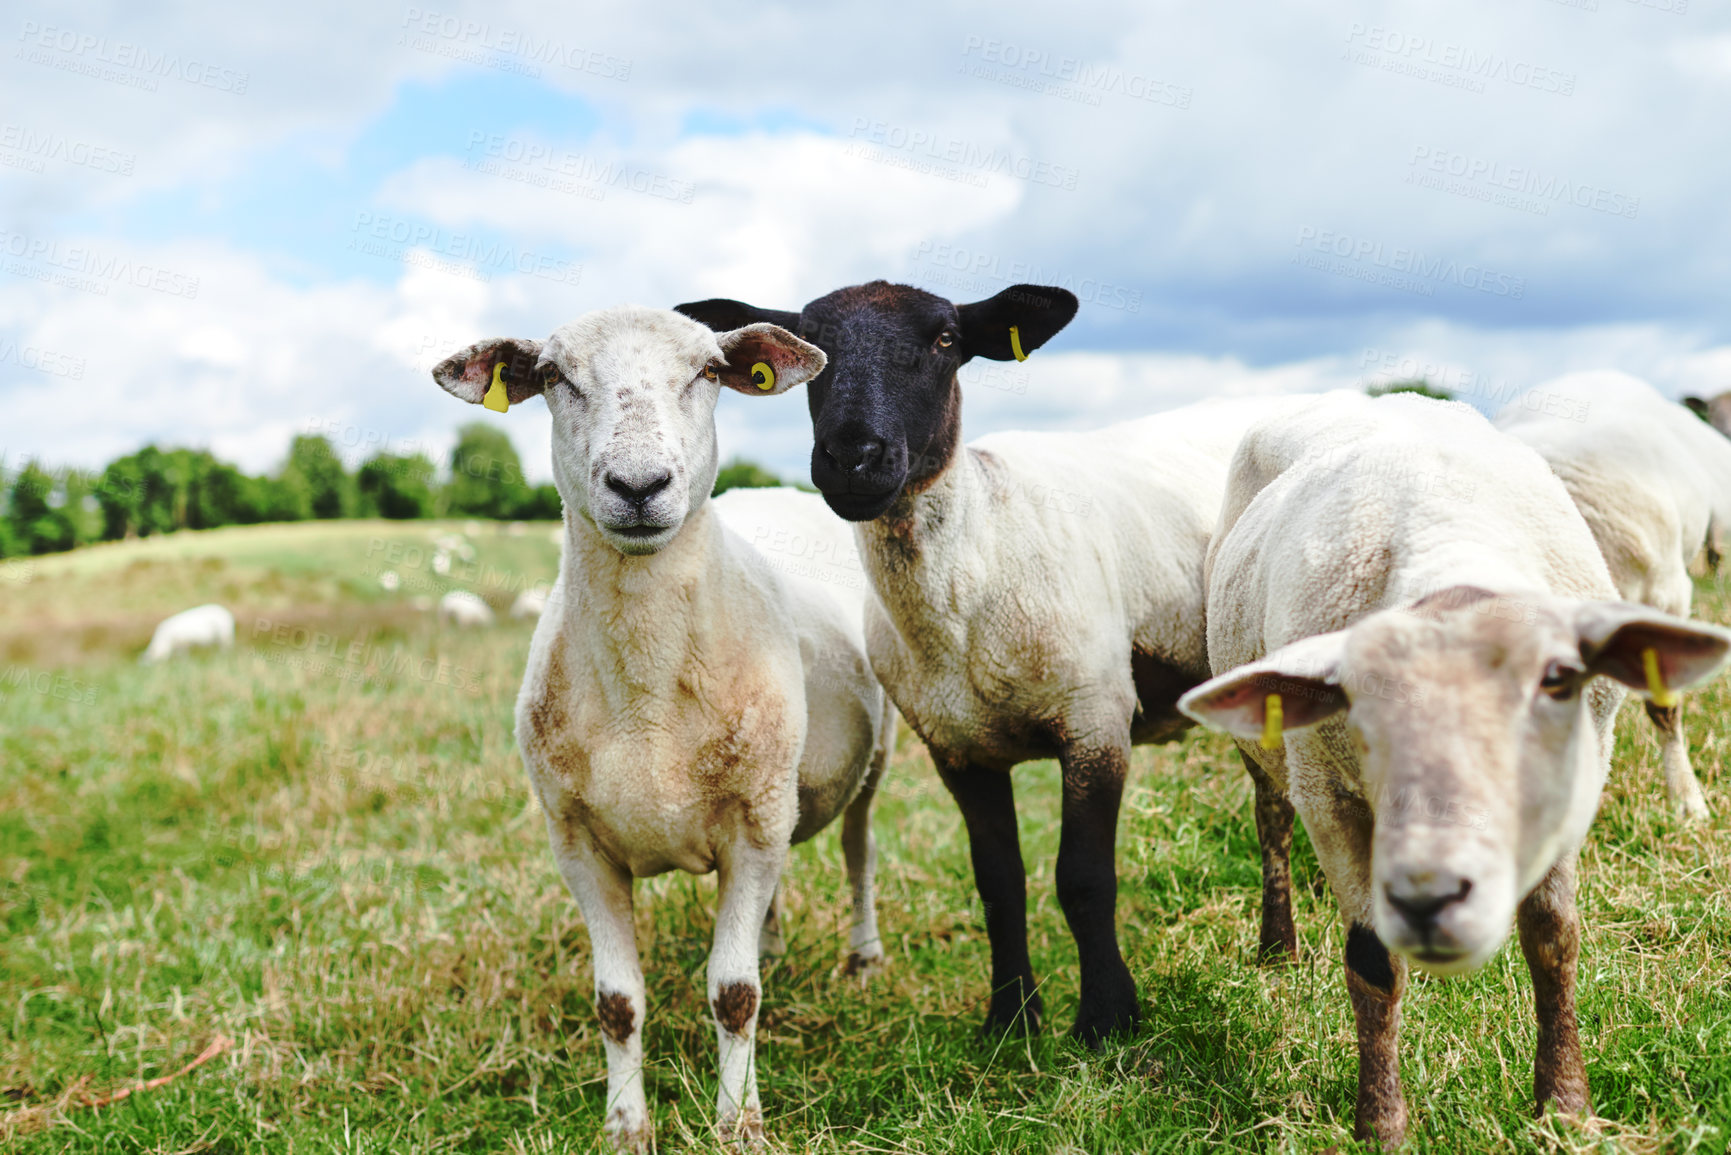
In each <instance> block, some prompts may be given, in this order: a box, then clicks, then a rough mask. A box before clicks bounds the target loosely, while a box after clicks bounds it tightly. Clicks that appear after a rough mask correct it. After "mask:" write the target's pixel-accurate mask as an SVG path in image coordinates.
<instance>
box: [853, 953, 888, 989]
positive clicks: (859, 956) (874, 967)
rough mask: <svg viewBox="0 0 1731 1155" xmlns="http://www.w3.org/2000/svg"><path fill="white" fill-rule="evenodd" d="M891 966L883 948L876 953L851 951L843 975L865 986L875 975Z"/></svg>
mask: <svg viewBox="0 0 1731 1155" xmlns="http://www.w3.org/2000/svg"><path fill="white" fill-rule="evenodd" d="M889 965H890V960H889V957H888V956H887V955H885V954H884V952H883V948H882V947H879V948H877V949H876V950H875V951H869V950H868V951H859V950H856V951H850V952H848V956H847V962H846V963H845V964H844V965H843V966H842V974H844V975H846V976H847V977H848V978H850V979H858V980H859V982H860V985H861V986H865V985H866V983H868V982H870V981H871V977H872V976H873V975H875V974H877V973H878V972H879V971H882V970H884V969H886V968H887V967H888V966H889Z"/></svg>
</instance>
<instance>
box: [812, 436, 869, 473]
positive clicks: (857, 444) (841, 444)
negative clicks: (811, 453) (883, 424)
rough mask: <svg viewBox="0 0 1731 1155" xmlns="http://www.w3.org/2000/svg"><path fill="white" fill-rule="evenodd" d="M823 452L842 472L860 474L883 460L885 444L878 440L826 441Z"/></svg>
mask: <svg viewBox="0 0 1731 1155" xmlns="http://www.w3.org/2000/svg"><path fill="white" fill-rule="evenodd" d="M823 452H824V456H826V457H828V458H829V459H830V463H831V464H833V465H834V466H835V467H836V468H837V469H838V470H840V471H841V472H843V473H859V472H861V471H862V470H864V469H866V468H867V467H868V466H870V465H872V464H874V463H876V462H877V461H879V460H881V459H882V457H883V453H884V443H883V442H882V441H879V440H877V439H876V438H866V439H864V440H856V441H842V440H834V441H825V442H824V443H823Z"/></svg>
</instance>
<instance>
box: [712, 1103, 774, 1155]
mask: <svg viewBox="0 0 1731 1155" xmlns="http://www.w3.org/2000/svg"><path fill="white" fill-rule="evenodd" d="M715 1131H716V1137H717V1138H719V1139H720V1140H721V1143H722V1145H723V1146H724V1147H727V1148H728V1149H729V1150H732V1151H762V1150H764V1148H765V1147H766V1146H767V1145H768V1144H767V1141H766V1140H765V1139H764V1136H763V1112H762V1111H758V1110H755V1109H748V1110H744V1111H741V1112H739V1113H738V1114H736V1115H730V1116H727V1117H726V1118H723V1119H722V1120H721V1121H720V1122H719V1123H718V1124H717V1125H716V1128H715Z"/></svg>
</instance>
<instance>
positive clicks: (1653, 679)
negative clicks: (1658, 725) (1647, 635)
mask: <svg viewBox="0 0 1731 1155" xmlns="http://www.w3.org/2000/svg"><path fill="white" fill-rule="evenodd" d="M1641 665H1643V666H1645V667H1646V670H1647V694H1648V696H1649V697H1651V698H1652V699H1653V705H1655V706H1657V707H1659V708H1660V709H1661V710H1663V709H1666V708H1668V707H1670V706H1675V705H1676V704H1677V695H1676V694H1675V693H1674V692H1673V691H1672V690H1671V688H1670V687H1669V686H1667V685H1665V676H1664V675H1663V674H1661V673H1660V672H1659V655H1658V654H1657V653H1655V652H1654V650H1653V647H1652V646H1648V647H1647V648H1646V649H1644V650H1642V651H1641Z"/></svg>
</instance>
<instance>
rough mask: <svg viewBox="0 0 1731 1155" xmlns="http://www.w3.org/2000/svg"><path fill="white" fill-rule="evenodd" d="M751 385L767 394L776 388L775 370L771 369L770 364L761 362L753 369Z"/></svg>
mask: <svg viewBox="0 0 1731 1155" xmlns="http://www.w3.org/2000/svg"><path fill="white" fill-rule="evenodd" d="M751 383H752V384H753V385H756V386H757V387H758V388H759V389H761V390H763V391H764V392H765V393H768V392H769V391H770V390H771V389H774V388H775V370H774V369H771V368H770V367H769V362H767V361H759V362H757V363H756V364H755V365H753V366H752V367H751Z"/></svg>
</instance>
